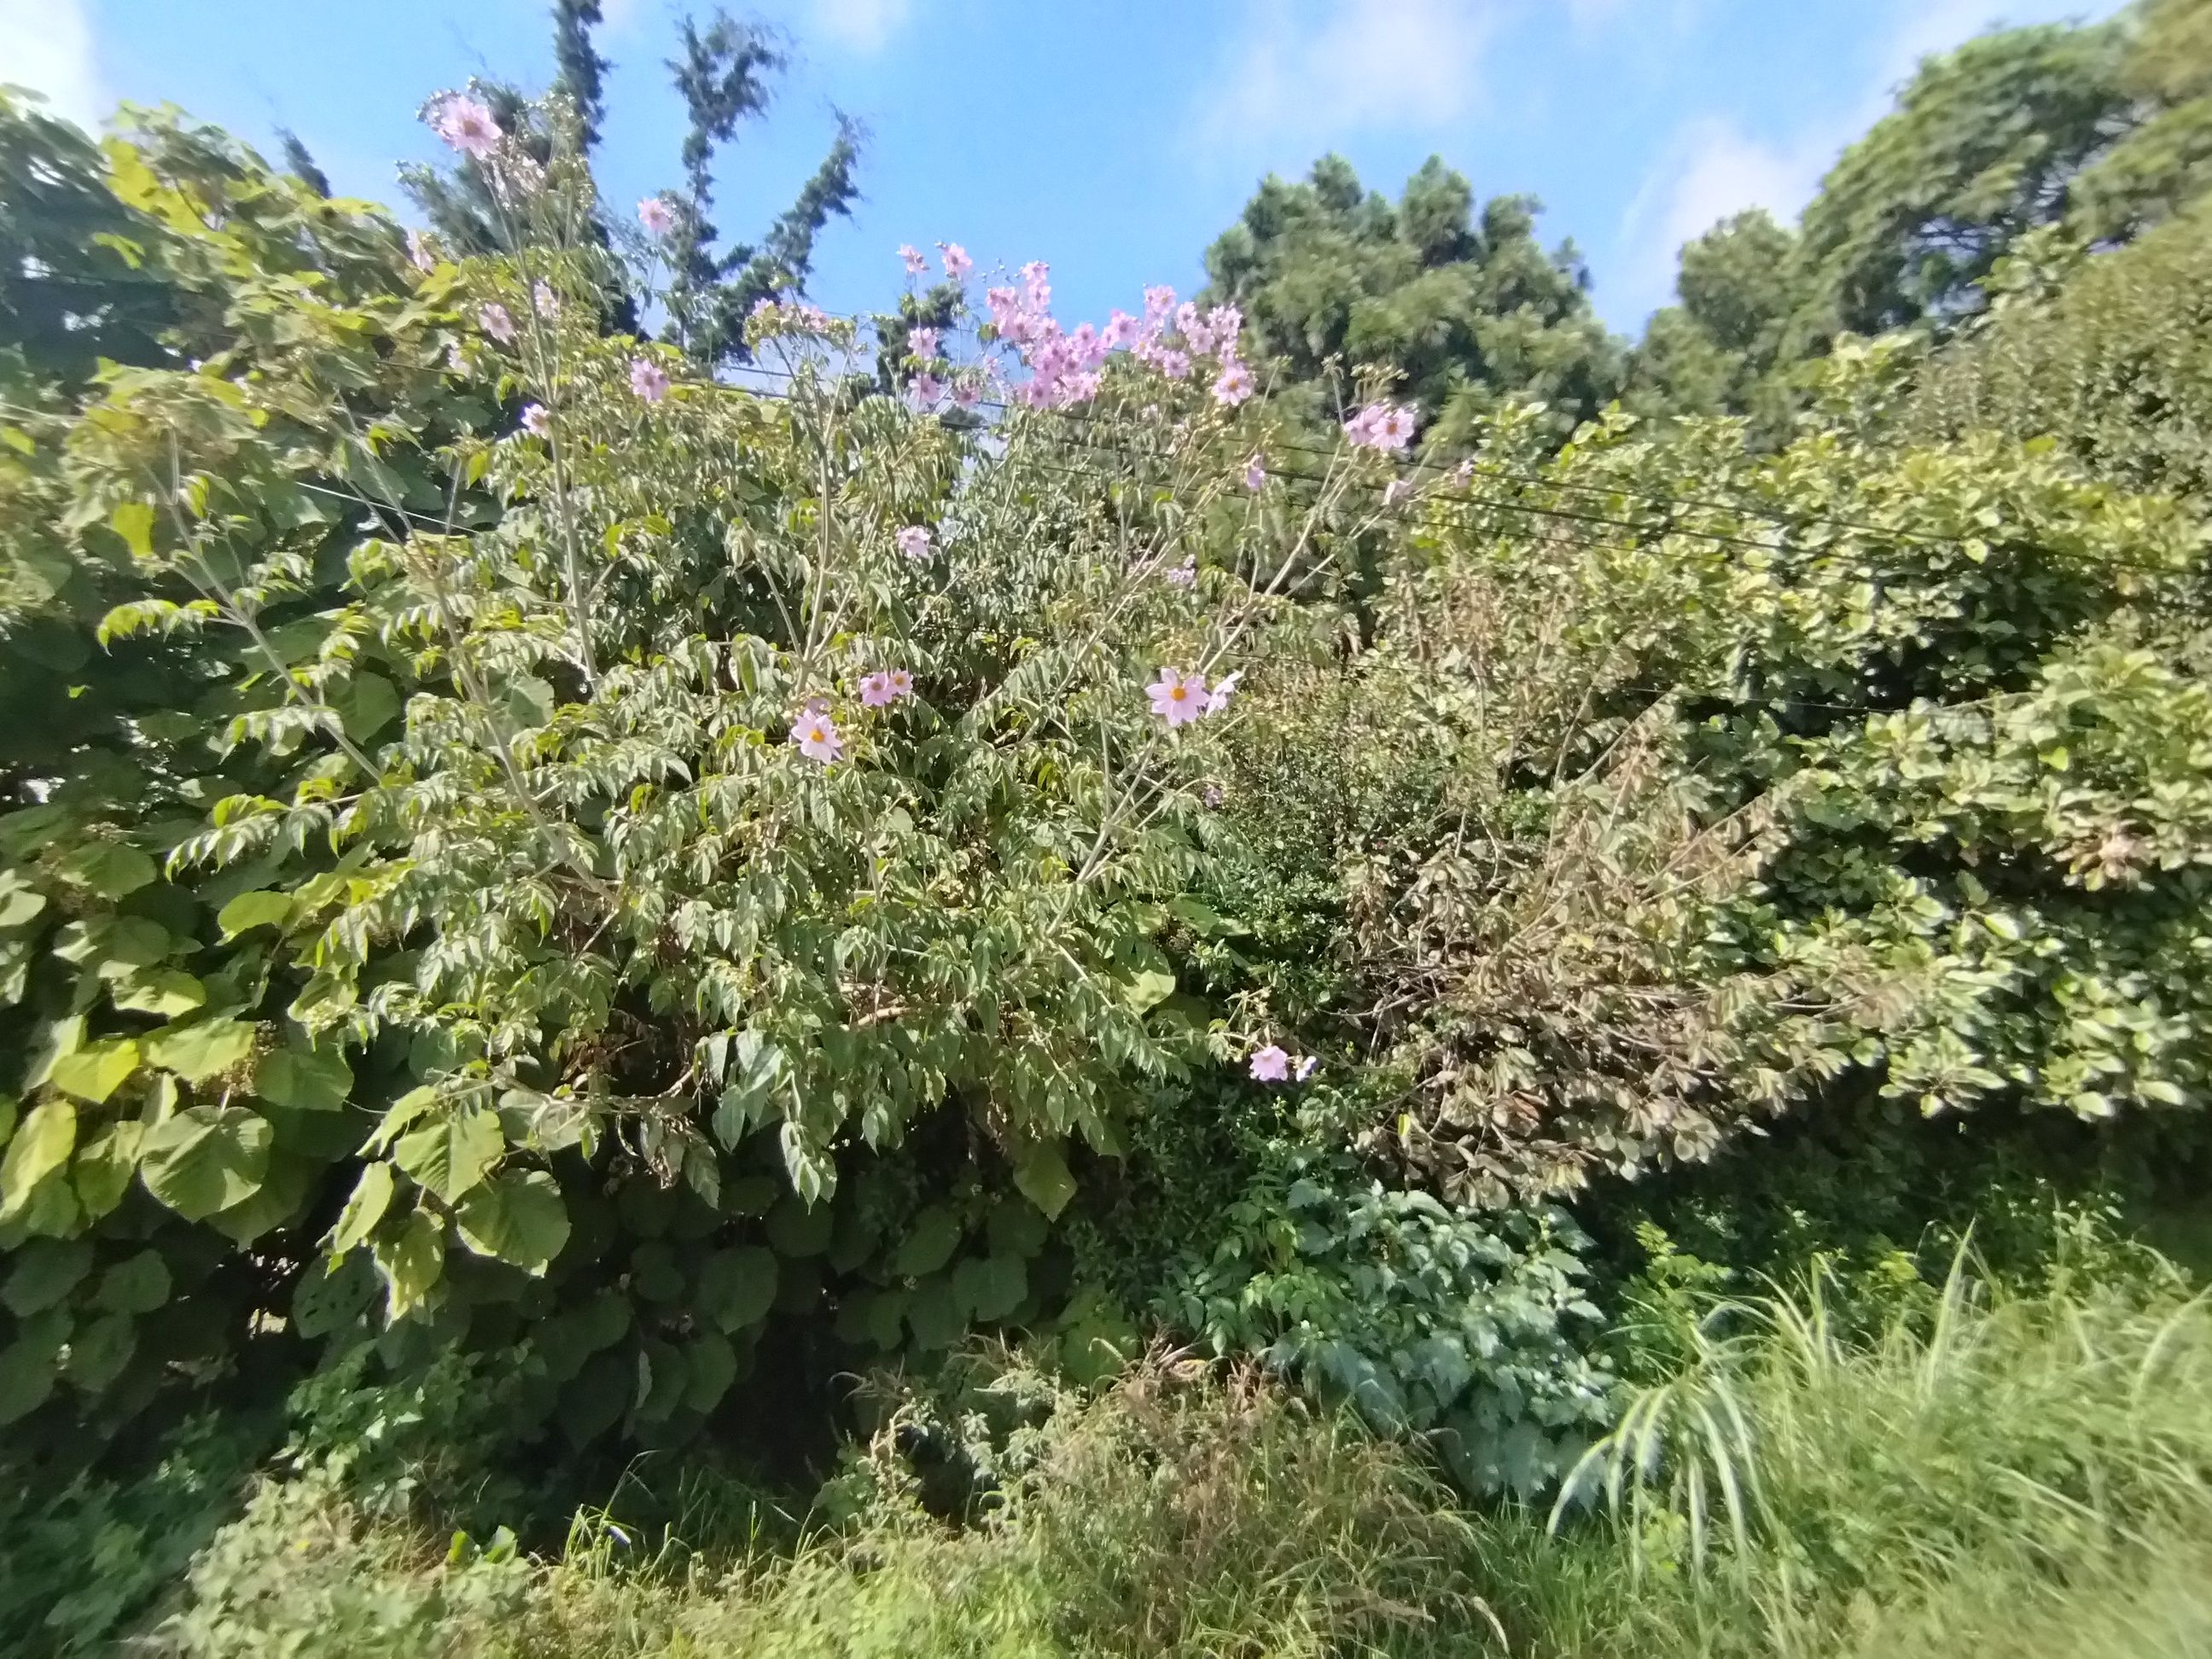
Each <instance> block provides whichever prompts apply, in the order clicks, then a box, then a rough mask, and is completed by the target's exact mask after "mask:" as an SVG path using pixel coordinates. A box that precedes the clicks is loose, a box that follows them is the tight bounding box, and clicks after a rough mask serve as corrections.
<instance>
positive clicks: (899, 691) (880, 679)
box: [860, 668, 914, 708]
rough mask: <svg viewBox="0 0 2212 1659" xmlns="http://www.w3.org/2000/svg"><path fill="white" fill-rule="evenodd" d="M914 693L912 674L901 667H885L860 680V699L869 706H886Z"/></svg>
mask: <svg viewBox="0 0 2212 1659" xmlns="http://www.w3.org/2000/svg"><path fill="white" fill-rule="evenodd" d="M913 695H914V676H913V675H911V674H909V673H908V672H907V671H906V670H905V669H903V668H887V669H884V671H882V672H881V673H877V674H870V675H867V676H866V678H863V679H862V680H861V681H860V701H861V702H864V703H866V705H867V706H868V707H869V708H889V707H890V705H891V704H892V703H895V702H898V701H899V700H900V699H901V698H902V697H910V696H913Z"/></svg>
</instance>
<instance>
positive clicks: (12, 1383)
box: [0, 1336, 61, 1424]
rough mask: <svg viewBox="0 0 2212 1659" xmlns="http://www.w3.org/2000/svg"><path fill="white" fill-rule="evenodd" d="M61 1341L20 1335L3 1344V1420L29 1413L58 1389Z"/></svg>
mask: <svg viewBox="0 0 2212 1659" xmlns="http://www.w3.org/2000/svg"><path fill="white" fill-rule="evenodd" d="M60 1357H61V1345H60V1344H59V1343H58V1342H57V1343H53V1344H52V1345H49V1344H47V1343H45V1342H40V1341H34V1340H32V1339H31V1338H29V1337H27V1336H25V1337H19V1338H17V1339H16V1340H15V1341H14V1342H12V1343H10V1344H9V1346H7V1347H5V1348H0V1424H8V1423H13V1422H15V1420H16V1419H19V1418H23V1417H28V1416H29V1415H30V1414H31V1413H33V1412H34V1411H36V1410H38V1408H39V1407H41V1406H43V1405H45V1404H46V1401H47V1399H48V1397H49V1396H51V1395H52V1393H53V1391H54V1377H55V1375H56V1371H57V1366H56V1364H55V1362H56V1361H57V1360H58V1359H59V1358H60Z"/></svg>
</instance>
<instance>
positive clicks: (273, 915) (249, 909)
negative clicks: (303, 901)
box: [215, 890, 292, 939]
mask: <svg viewBox="0 0 2212 1659" xmlns="http://www.w3.org/2000/svg"><path fill="white" fill-rule="evenodd" d="M291 915H292V897H291V895H290V894H289V893H270V892H264V891H260V890H256V891H254V892H251V893H240V895H239V896H237V897H236V898H234V899H233V900H231V902H229V903H228V904H226V905H224V906H223V907H222V909H221V910H219V911H217V912H216V919H215V921H216V927H220V928H222V936H223V937H224V938H225V939H236V938H237V937H238V936H239V935H240V933H251V932H252V930H253V929H255V928H256V927H283V925H284V923H285V922H286V921H288V920H289V918H290V916H291Z"/></svg>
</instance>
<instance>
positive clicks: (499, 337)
mask: <svg viewBox="0 0 2212 1659" xmlns="http://www.w3.org/2000/svg"><path fill="white" fill-rule="evenodd" d="M477 322H478V323H479V324H481V325H483V331H484V332H485V333H487V334H489V335H490V336H491V337H492V338H493V339H495V340H496V341H498V342H499V343H501V345H513V343H514V319H513V318H512V317H510V316H508V315H507V307H505V306H503V305H501V304H500V303H499V301H496V300H495V301H492V302H491V303H490V304H489V305H488V306H485V307H483V309H481V310H479V311H478V312H477Z"/></svg>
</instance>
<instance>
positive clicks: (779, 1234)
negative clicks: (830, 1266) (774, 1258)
mask: <svg viewBox="0 0 2212 1659" xmlns="http://www.w3.org/2000/svg"><path fill="white" fill-rule="evenodd" d="M836 1225H837V1212H836V1210H834V1209H833V1208H832V1207H831V1206H829V1205H828V1204H826V1203H825V1204H809V1203H806V1202H805V1200H802V1199H800V1198H799V1195H798V1194H796V1193H786V1194H784V1195H783V1197H782V1199H781V1201H780V1202H778V1203H777V1205H776V1206H775V1208H774V1209H773V1210H770V1211H769V1214H768V1221H767V1223H766V1224H765V1225H763V1228H762V1230H761V1231H763V1232H765V1233H766V1234H767V1235H768V1242H769V1243H771V1244H773V1245H775V1250H776V1254H777V1255H782V1256H788V1257H790V1258H791V1259H793V1261H796V1260H798V1259H799V1257H801V1256H809V1255H821V1254H822V1252H823V1251H824V1250H826V1249H829V1237H830V1235H831V1234H832V1233H833V1232H835V1231H836Z"/></svg>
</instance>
